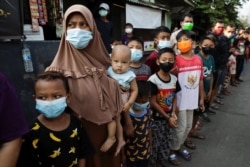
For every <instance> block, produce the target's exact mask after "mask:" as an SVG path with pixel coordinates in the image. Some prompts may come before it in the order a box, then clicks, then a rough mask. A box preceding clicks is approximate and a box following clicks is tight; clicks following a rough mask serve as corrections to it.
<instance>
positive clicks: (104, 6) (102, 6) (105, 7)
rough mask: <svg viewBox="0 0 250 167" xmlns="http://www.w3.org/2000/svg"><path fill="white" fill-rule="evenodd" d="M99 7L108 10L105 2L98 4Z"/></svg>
mask: <svg viewBox="0 0 250 167" xmlns="http://www.w3.org/2000/svg"><path fill="white" fill-rule="evenodd" d="M99 8H104V9H106V10H109V5H108V4H106V3H101V4H100V6H99Z"/></svg>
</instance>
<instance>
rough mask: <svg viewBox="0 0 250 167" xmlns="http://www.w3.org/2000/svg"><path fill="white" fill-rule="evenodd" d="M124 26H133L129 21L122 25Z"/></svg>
mask: <svg viewBox="0 0 250 167" xmlns="http://www.w3.org/2000/svg"><path fill="white" fill-rule="evenodd" d="M126 26H130V27H132V28H134V26H133V24H131V23H126V24H125V26H124V27H126Z"/></svg>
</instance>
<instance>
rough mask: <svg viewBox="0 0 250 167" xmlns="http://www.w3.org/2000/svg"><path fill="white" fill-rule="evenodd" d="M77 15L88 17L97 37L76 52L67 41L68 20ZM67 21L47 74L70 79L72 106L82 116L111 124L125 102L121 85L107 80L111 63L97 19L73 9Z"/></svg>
mask: <svg viewBox="0 0 250 167" xmlns="http://www.w3.org/2000/svg"><path fill="white" fill-rule="evenodd" d="M75 12H78V13H81V14H82V15H83V16H84V18H85V19H86V21H87V23H88V25H89V27H90V30H91V32H92V33H93V39H92V40H91V41H90V43H89V44H88V46H87V47H86V48H84V49H76V48H74V47H73V46H72V45H71V44H70V43H69V42H67V41H66V40H65V39H66V28H67V22H68V21H69V20H68V17H69V16H70V15H71V14H72V13H75ZM63 21H64V22H63V30H64V32H63V34H62V38H61V43H60V45H59V49H58V51H57V54H56V56H55V58H54V60H53V62H52V64H51V65H50V66H49V67H48V68H47V69H46V71H59V72H61V73H63V74H64V75H65V76H66V77H68V79H69V84H70V91H71V92H72V97H71V100H70V103H69V106H70V107H71V108H72V109H73V110H74V111H75V112H76V113H77V114H79V116H81V117H83V118H84V119H86V120H88V121H91V122H93V123H96V124H104V123H107V122H110V121H111V120H112V119H113V118H114V117H115V116H116V114H117V113H120V112H121V110H122V101H121V96H120V90H119V86H118V84H117V82H116V81H115V80H113V79H111V78H109V77H108V76H107V73H106V68H107V67H108V66H109V65H110V59H109V56H108V52H107V51H106V49H105V47H104V44H103V42H102V39H101V36H100V33H99V32H98V30H97V27H96V24H95V22H94V19H93V16H92V14H91V12H90V11H89V9H88V8H86V7H85V6H83V5H73V6H71V7H69V8H68V9H67V11H66V12H65V15H64V20H63Z"/></svg>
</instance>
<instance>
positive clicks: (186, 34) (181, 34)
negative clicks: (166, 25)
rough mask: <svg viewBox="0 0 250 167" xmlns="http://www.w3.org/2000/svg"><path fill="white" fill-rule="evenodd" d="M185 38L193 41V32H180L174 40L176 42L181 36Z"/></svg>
mask: <svg viewBox="0 0 250 167" xmlns="http://www.w3.org/2000/svg"><path fill="white" fill-rule="evenodd" d="M184 35H185V36H186V37H187V38H190V39H192V40H193V39H194V32H193V31H189V30H181V31H180V32H179V33H178V34H177V35H176V40H177V41H178V40H179V39H180V38H181V37H182V36H184Z"/></svg>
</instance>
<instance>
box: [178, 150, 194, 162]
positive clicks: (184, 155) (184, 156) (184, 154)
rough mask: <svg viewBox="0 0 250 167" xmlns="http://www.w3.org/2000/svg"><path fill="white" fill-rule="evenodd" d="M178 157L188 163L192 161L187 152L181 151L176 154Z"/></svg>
mask: <svg viewBox="0 0 250 167" xmlns="http://www.w3.org/2000/svg"><path fill="white" fill-rule="evenodd" d="M178 153H179V155H180V156H181V157H182V158H183V159H184V160H186V161H190V160H191V159H192V154H191V153H190V152H188V151H187V150H182V151H179V152H178Z"/></svg>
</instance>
